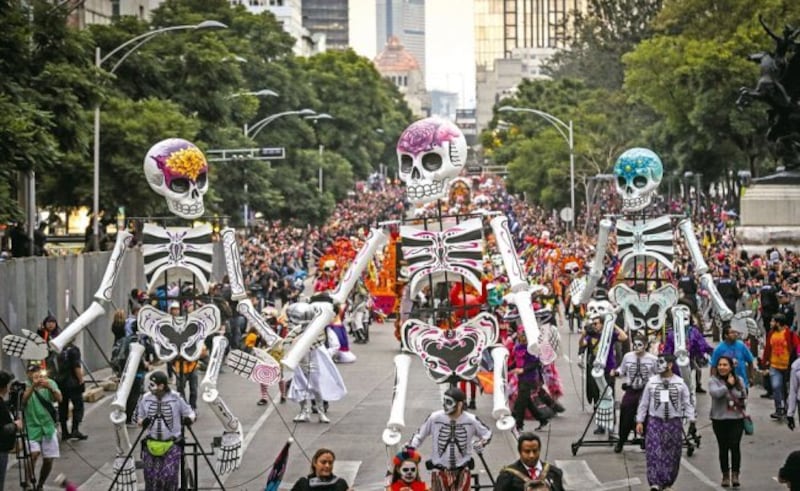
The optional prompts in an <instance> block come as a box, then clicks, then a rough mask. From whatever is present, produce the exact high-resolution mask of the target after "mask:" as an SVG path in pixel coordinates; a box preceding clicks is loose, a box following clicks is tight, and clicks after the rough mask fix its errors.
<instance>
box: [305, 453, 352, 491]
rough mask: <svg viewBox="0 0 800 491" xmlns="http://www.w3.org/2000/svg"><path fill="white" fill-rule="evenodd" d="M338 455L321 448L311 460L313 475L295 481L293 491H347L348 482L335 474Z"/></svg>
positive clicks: (348, 487)
mask: <svg viewBox="0 0 800 491" xmlns="http://www.w3.org/2000/svg"><path fill="white" fill-rule="evenodd" d="M335 460H336V455H335V454H334V453H333V450H328V449H327V448H320V449H319V450H317V451H316V452H315V453H314V456H313V457H312V458H311V474H309V475H308V476H306V477H301V478H300V479H298V480H297V481H295V483H294V486H292V491H311V490H314V491H347V490H348V489H350V486H348V485H347V481H345V480H344V479H342V478H341V477H338V476H336V475H335V474H334V473H333V462H334V461H335Z"/></svg>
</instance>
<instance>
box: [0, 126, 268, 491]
mask: <svg viewBox="0 0 800 491" xmlns="http://www.w3.org/2000/svg"><path fill="white" fill-rule="evenodd" d="M208 170H209V169H208V162H207V161H206V158H205V156H204V155H203V153H202V152H201V151H200V150H199V149H198V148H197V147H196V146H195V145H194V144H192V143H190V142H188V141H186V140H182V139H178V138H172V139H167V140H163V141H161V142H159V143H157V144H155V145H154V146H152V147H151V148H150V150H149V151H148V152H147V155H146V156H145V159H144V173H145V177H146V179H147V183H148V184H149V186H150V188H151V189H152V190H153V191H155V192H156V193H158V194H159V195H161V196H163V197H164V198H165V199H166V201H167V206H168V208H169V210H170V212H171V213H173V214H174V215H176V216H177V217H179V218H183V219H186V220H194V219H197V218H200V217H201V216H202V215H203V213H204V211H205V208H204V205H203V195H204V194H205V193H206V192H207V191H208V188H209V184H208ZM143 232H144V241H143V245H142V254H143V257H144V270H145V271H144V272H145V278H146V281H147V289H148V291H153V290H154V289H155V288H156V287H158V286H159V284H161V285H165V284H166V283H167V282H174V281H176V280H188V281H192V282H194V283H195V286H196V288H197V289H198V290H199V291H200V292H201V293H202V294H205V293H207V292H208V284H209V280H210V278H211V267H212V264H211V262H212V247H213V244H212V240H211V232H212V230H211V227H210V226H209V225H201V226H197V227H166V228H165V227H160V226H158V225H155V224H146V225H145V226H144V231H143ZM131 238H132V236H131V234H129V233H128V232H126V231H124V230H123V231H120V232H118V233H117V240H116V243H115V245H114V250H113V252H112V254H111V259H110V261H109V263H108V265H107V267H106V271H105V274H104V276H103V279H102V281H101V283H100V287H99V288H98V290H97V292H96V293H95V295H94V301H93V302H92V304H91V305H90V306H89V308H88V309H86V311H85V312H84V313H83V314H81V315H80V316H79V317H78V318H77V319H75V320H74V321H73V322H72V323H70V324H69V325H68V326H67V327H66V328H65V329H64V330H63V331H62V332H61V334H59V335H58V336H56V337H55V338H54V339H52V340H51V341H50V342H49V348H50V349H52V350H54V351H57V352H59V351H61V350H62V349H63V348H64V346H66V345H67V344H68V343H69V342H70V341H71V340H72V339H73V338H74V337H75V336H77V335H78V334H79V333H80V332H81V330H82V329H83V328H85V327H86V326H88V325H89V324H91V323H92V322H94V321H96V320H97V319H99V318H100V317H101V316H102V315H104V314H105V313H106V309H107V308H108V307H109V305H110V304H111V294H112V292H113V289H114V286H115V284H116V281H117V277H118V275H119V270H120V265H121V263H122V259H123V256H124V254H125V252H126V250H127V248H128V246H129V245H130V243H131ZM137 321H138V327H139V332H140V333H141V334H144V335H147V336H149V337H150V338H151V339H152V340H153V343H154V346H155V351H156V356H158V357H159V358H160V359H161V360H163V361H165V362H168V363H169V362H171V361H172V360H174V359H176V358H177V357H179V356H180V357H181V358H182V359H183V360H185V361H187V362H192V361H196V360H197V359H198V358H199V357H200V355H201V352H202V345H203V342H204V340H205V339H206V337H208V336H209V335H212V334H215V333H218V332H219V330H220V325H221V323H220V313H219V310H218V309H217V307H216V306H215V305H213V304H209V305H203V306H201V307H199V308H197V309H196V310H194V311H193V312H191V313H190V314H188V315H178V316H172V315H170V314H166V313H164V312H162V311H160V310H158V309H156V308H154V307H152V306H149V305H145V306H144V307H142V309H141V310H140V311H139V316H138V319H137ZM273 337H277V336H273ZM226 348H227V340H226V339H225V337H224V336H216V337H215V338H214V342H213V349H212V352H211V356H210V361H209V365H208V368H207V370H206V373H205V377H204V378H203V381H202V388H203V400H204V401H205V402H207V403H208V404H209V405H210V407H211V409H212V411H213V412H214V414H215V415H216V416H217V418H218V419H219V421H220V422H221V423H222V425H223V434H222V445H221V447H220V448H219V449H218V450H217V455H216V457H217V464H216V469H217V471H218V472H220V473H227V472H231V471H232V470H234V469H236V468H237V467H238V466H239V464H240V463H241V458H242V427H241V424H240V422H239V420H238V418H236V416H234V415H233V413H232V412H231V411H230V409H229V408H228V405H227V404H226V403H225V401H224V400H223V399H222V398H221V397H220V395H219V392H218V391H217V389H216V383H217V376H218V374H219V369H220V364H221V361H222V357H223V355H224V352H225V349H226ZM3 349H4V351H5V352H6V353H8V354H9V355H13V356H18V357H21V358H24V359H43V358H45V357H46V356H47V354H48V346H47V345H46V344H45V343H44V342H43V341H42V340H41V339H40V338H39V337H38V336H37V335H36V334H33V333H31V332H28V331H26V330H23V331H22V336H6V337H5V338H4V339H3ZM143 353H144V347H143V346H142V345H141V344H139V343H136V342H134V343H132V344H131V349H130V355H129V356H128V359H127V361H126V363H125V368H124V370H123V373H122V377H121V379H120V382H119V386H118V388H117V391H116V394H115V396H114V400H113V401H112V402H111V408H112V412H111V416H110V419H111V422H112V423H113V424H114V428H115V431H116V440H117V457H116V459H115V460H114V466H113V467H114V470H115V472H116V473H117V478H116V484H115V487H116V489H119V490H125V491H129V490H135V489H136V488H137V484H136V471H135V467H134V461H133V459H132V458H128V457H127V456H128V455H129V454H130V453H131V450H132V449H131V440H130V437H129V435H128V431H127V428H126V426H125V403H126V400H127V399H128V394H129V393H130V391H131V387H132V385H133V381H134V378H135V375H136V370H137V368H138V366H139V363H140V361H141V358H142V355H143ZM272 363H273V364H274V365H275V367H277V363H276V362H274V360H272ZM265 364H267V363H261V365H265ZM262 371H263V370H262ZM275 372H276V374H275V375H276V376H272V378H270V377H264V382H271V383H274V381H276V380H277V378H278V377H279V373H280V370H275Z"/></svg>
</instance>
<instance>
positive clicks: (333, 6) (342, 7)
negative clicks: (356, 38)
mask: <svg viewBox="0 0 800 491" xmlns="http://www.w3.org/2000/svg"><path fill="white" fill-rule="evenodd" d="M303 27H305V28H306V29H308V30H309V31H310V32H311V33H313V34H317V33H319V34H324V35H325V44H326V46H327V48H328V49H347V48H348V46H349V44H350V39H349V29H350V25H349V17H348V5H347V0H303Z"/></svg>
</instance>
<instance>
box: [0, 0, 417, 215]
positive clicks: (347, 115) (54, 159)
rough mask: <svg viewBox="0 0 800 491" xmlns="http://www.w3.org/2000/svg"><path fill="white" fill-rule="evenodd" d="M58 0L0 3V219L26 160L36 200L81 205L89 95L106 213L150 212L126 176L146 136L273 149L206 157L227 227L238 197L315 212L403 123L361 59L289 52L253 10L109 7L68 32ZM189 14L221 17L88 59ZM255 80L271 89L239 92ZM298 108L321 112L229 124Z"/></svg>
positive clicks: (347, 185) (190, 4)
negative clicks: (213, 25) (281, 153)
mask: <svg viewBox="0 0 800 491" xmlns="http://www.w3.org/2000/svg"><path fill="white" fill-rule="evenodd" d="M66 4H68V2H63V4H59V5H61V7H57V8H54V7H53V4H52V2H46V1H44V0H34V1H32V2H22V1H21V0H0V18H3V19H4V29H3V31H2V33H0V68H2V71H3V73H4V74H10V77H3V78H2V79H0V122H1V123H3V124H2V129H0V138H1V140H0V162H2V163H5V162H8V163H10V164H11V165H0V219H4V220H8V219H13V218H16V217H19V215H20V210H19V208H18V205H17V203H16V200H15V196H14V194H15V189H16V180H17V172H27V171H29V170H34V171H36V172H37V186H38V190H39V193H38V196H37V199H38V202H39V205H40V206H41V207H44V208H51V209H68V208H75V207H78V206H91V203H92V197H93V191H92V174H93V170H92V169H93V166H92V148H93V146H92V135H93V122H92V113H93V109H94V107H95V105H96V104H99V106H100V189H101V191H100V206H101V210H106V211H107V216H113V215H114V214H115V210H116V209H117V208H118V207H120V206H124V207H125V210H126V214H127V215H128V216H153V215H160V214H163V213H165V212H166V207H165V204H164V203H163V200H162V199H161V198H160V197H158V196H156V195H154V194H153V193H152V191H150V189H149V187H148V186H147V185H146V183H145V181H144V176H143V174H142V159H143V158H144V155H145V154H146V153H147V150H148V148H149V147H150V146H151V145H153V144H155V143H156V142H158V141H159V140H162V139H165V138H172V137H180V138H185V139H187V140H190V141H193V142H194V143H196V144H197V145H198V146H199V147H200V148H201V149H202V150H204V151H209V150H219V149H236V148H263V147H285V148H286V158H285V159H284V160H280V161H270V162H265V161H258V160H252V159H240V160H234V161H229V162H213V163H211V170H210V179H211V190H210V191H209V193H208V194H207V195H206V201H207V210H208V213H210V214H214V215H220V216H229V217H231V222H232V223H234V224H237V223H241V221H242V219H243V214H242V208H243V205H244V204H245V203H247V204H248V205H249V207H250V209H251V210H252V211H253V212H260V213H261V214H263V216H265V217H266V218H284V219H293V220H297V221H300V222H314V223H318V222H321V221H323V220H324V219H325V217H326V216H327V214H328V213H329V212H330V211H331V210H332V208H333V204H334V202H335V200H336V199H340V198H341V197H343V196H344V195H346V193H347V191H349V190H350V189H352V188H353V181H354V180H355V179H363V178H365V177H366V176H367V175H369V174H370V173H371V172H374V169H376V168H377V166H378V164H379V162H384V163H386V162H387V160H385V156H386V155H391V150H392V145H391V142H393V141H394V140H396V138H397V136H398V135H399V134H400V132H401V131H402V130H403V128H405V126H406V125H408V124H409V123H410V121H411V113H410V111H409V110H408V107H407V106H406V104H405V102H404V100H403V98H402V96H401V95H400V94H399V92H398V91H397V90H396V88H395V87H394V86H393V85H392V84H391V83H389V82H388V81H386V80H384V79H382V77H381V76H380V75H379V74H378V72H377V71H376V70H375V68H374V67H373V65H372V63H371V62H370V61H369V60H367V59H365V58H362V57H359V56H357V55H356V54H355V53H354V52H352V51H342V52H327V53H323V54H319V55H316V56H312V57H310V58H302V57H297V56H295V55H294V53H293V47H294V44H295V40H294V39H293V38H292V37H291V36H289V35H288V34H287V33H286V32H284V30H283V29H282V26H281V25H280V23H278V21H277V20H276V19H275V17H274V16H273V15H272V14H271V13H269V12H264V13H263V14H260V15H253V14H250V13H248V12H247V10H246V9H245V8H244V7H242V6H236V7H231V6H230V3H229V2H227V1H225V0H175V1H170V2H164V3H163V4H162V5H161V6H160V7H159V8H157V9H155V10H154V11H153V12H152V16H151V20H150V21H149V22H144V21H142V20H139V19H136V18H133V17H122V18H119V19H117V20H115V21H114V22H113V23H112V24H111V25H105V26H104V25H92V26H89V28H88V29H86V30H83V31H80V30H75V29H73V28H70V27H68V26H67V22H66V16H67V13H68V12H67V5H66ZM26 5H31V6H32V7H31V8H32V9H33V10H32V11H28V10H27V8H26V7H25V6H26ZM205 20H215V21H218V22H221V23H223V24H225V25H226V26H227V28H226V29H184V30H175V31H171V32H163V33H160V34H155V35H153V36H152V37H149V38H147V41H146V42H144V43H141V44H138V45H137V44H134V45H133V46H137V48H136V49H135V51H130V52H129V51H128V50H126V49H123V50H120V51H119V52H117V53H115V54H114V55H112V56H109V57H108V58H107V59H105V58H104V61H103V63H102V65H101V67H100V69H99V70H98V69H96V68H95V67H94V59H95V49H96V48H99V51H100V54H101V56H102V57H106V56H108V55H109V53H112V52H113V50H114V49H116V48H117V47H119V46H121V45H122V44H123V43H125V42H127V41H129V40H131V39H132V38H134V37H136V36H139V35H143V34H146V33H148V32H151V31H152V30H154V29H160V28H165V27H170V26H182V25H196V24H198V23H200V22H203V21H205ZM263 89H270V90H272V91H274V92H276V93H278V96H277V97H274V96H273V97H271V96H263V97H259V96H256V95H252V94H250V93H253V92H257V91H259V90H263ZM306 108H308V109H311V110H313V111H315V112H316V113H317V114H319V113H328V114H330V115H331V116H332V119H319V120H317V121H316V122H315V121H314V120H313V119H304V118H303V116H302V115H294V116H291V115H290V116H286V117H281V118H277V119H275V120H274V121H272V122H271V123H269V125H268V126H265V127H264V129H263V131H260V132H258V133H257V134H256V135H255V136H251V137H247V136H245V134H244V131H243V128H244V127H245V125H252V124H253V123H255V122H257V121H261V120H264V119H265V118H267V117H269V116H270V115H274V114H277V113H281V112H287V111H297V110H300V109H306ZM320 146H322V147H324V151H323V152H322V157H321V158H320V157H319V148H320ZM209 156H211V155H209ZM320 166H322V168H323V172H324V174H325V185H324V186H323V189H324V191H323V193H322V195H320V194H319V192H318V188H317V169H318V168H319V167H320ZM245 183H247V192H246V193H245V191H244V184H245Z"/></svg>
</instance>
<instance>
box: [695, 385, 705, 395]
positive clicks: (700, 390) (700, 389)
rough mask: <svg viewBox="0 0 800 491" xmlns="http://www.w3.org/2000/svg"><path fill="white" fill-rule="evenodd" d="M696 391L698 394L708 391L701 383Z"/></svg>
mask: <svg viewBox="0 0 800 491" xmlns="http://www.w3.org/2000/svg"><path fill="white" fill-rule="evenodd" d="M694 392H695V393H696V394H705V393H706V391H705V390H704V389H703V388H702V387H700V386H699V385H698V386H697V389H695V391H694Z"/></svg>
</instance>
